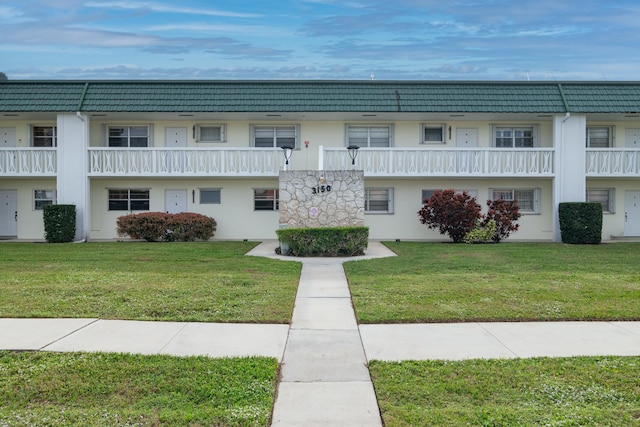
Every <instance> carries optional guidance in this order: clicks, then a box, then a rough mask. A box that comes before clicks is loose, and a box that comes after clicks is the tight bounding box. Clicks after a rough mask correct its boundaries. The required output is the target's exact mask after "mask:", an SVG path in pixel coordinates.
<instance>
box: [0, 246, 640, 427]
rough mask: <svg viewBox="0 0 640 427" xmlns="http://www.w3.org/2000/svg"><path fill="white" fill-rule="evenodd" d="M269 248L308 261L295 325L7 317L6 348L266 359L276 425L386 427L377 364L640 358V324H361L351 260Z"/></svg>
mask: <svg viewBox="0 0 640 427" xmlns="http://www.w3.org/2000/svg"><path fill="white" fill-rule="evenodd" d="M276 247H277V242H275V241H268V242H263V243H262V244H260V245H258V246H257V247H256V248H254V249H253V250H252V251H251V252H250V253H249V254H248V255H251V256H261V257H270V258H275V259H281V260H284V261H296V262H302V272H301V276H300V282H299V286H298V292H297V295H296V300H295V307H294V311H293V317H292V322H291V325H259V324H215V323H214V324H212V323H178V322H141V321H121V320H100V319H0V350H45V351H107V352H110V351H114V352H130V353H141V354H171V355H177V356H189V355H205V356H210V357H226V356H250V355H259V356H268V357H275V358H277V359H278V360H279V361H280V362H281V364H282V365H281V380H280V382H279V385H278V395H277V398H276V402H275V406H274V412H273V424H272V425H273V426H279V427H285V426H329V425H330V426H381V425H382V421H381V417H380V413H379V409H378V406H377V401H376V396H375V392H374V389H373V384H372V382H371V378H370V377H369V372H368V369H367V364H368V361H369V360H374V359H376V360H390V361H393V360H424V359H446V360H461V359H470V358H517V357H536V356H551V357H560V356H563V357H564V356H582V355H588V356H594V355H621V356H626V355H640V322H545V323H456V324H394V325H358V324H357V322H356V318H355V312H354V310H353V306H352V303H351V294H350V292H349V287H348V284H347V280H346V277H345V274H344V270H343V268H342V263H343V262H344V261H353V260H358V259H370V258H380V257H388V256H394V254H393V253H392V252H391V251H390V250H388V249H387V248H386V247H385V246H384V245H382V244H380V243H379V242H370V244H369V248H368V249H367V251H366V254H365V255H364V256H360V257H350V258H293V257H286V256H280V255H277V254H276V253H275V248H276Z"/></svg>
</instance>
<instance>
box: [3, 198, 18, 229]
mask: <svg viewBox="0 0 640 427" xmlns="http://www.w3.org/2000/svg"><path fill="white" fill-rule="evenodd" d="M17 235H18V192H17V191H16V190H2V191H0V236H4V237H15V236H17Z"/></svg>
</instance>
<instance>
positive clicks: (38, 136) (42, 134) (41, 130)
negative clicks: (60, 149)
mask: <svg viewBox="0 0 640 427" xmlns="http://www.w3.org/2000/svg"><path fill="white" fill-rule="evenodd" d="M57 129H58V128H56V127H55V126H33V128H32V132H33V146H34V147H57V146H58V134H57V133H58V132H57Z"/></svg>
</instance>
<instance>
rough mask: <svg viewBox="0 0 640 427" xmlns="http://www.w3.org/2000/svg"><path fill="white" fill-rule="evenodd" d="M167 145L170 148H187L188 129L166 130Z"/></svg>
mask: <svg viewBox="0 0 640 427" xmlns="http://www.w3.org/2000/svg"><path fill="white" fill-rule="evenodd" d="M165 145H166V146H167V147H170V148H179V147H186V146H187V128H166V129H165Z"/></svg>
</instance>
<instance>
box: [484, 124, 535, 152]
mask: <svg viewBox="0 0 640 427" xmlns="http://www.w3.org/2000/svg"><path fill="white" fill-rule="evenodd" d="M537 133H538V130H537V126H533V125H532V126H501V125H496V126H493V142H494V146H495V147H499V148H531V147H537V146H538V135H537Z"/></svg>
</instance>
